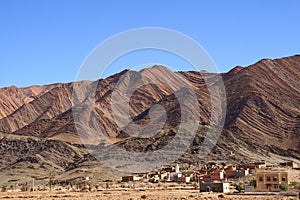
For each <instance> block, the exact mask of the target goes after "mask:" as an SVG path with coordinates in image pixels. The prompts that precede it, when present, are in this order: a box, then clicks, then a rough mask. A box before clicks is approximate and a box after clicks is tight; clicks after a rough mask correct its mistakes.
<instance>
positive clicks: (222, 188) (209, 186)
mask: <svg viewBox="0 0 300 200" xmlns="http://www.w3.org/2000/svg"><path fill="white" fill-rule="evenodd" d="M229 186H230V185H229V183H206V182H200V192H208V191H212V192H222V193H228V192H229V191H230V188H229Z"/></svg>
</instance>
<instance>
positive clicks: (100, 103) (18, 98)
mask: <svg viewBox="0 0 300 200" xmlns="http://www.w3.org/2000/svg"><path fill="white" fill-rule="evenodd" d="M218 77H221V78H222V79H220V78H218ZM223 84H224V89H225V90H224V91H223V92H224V93H220V94H222V98H221V100H218V98H217V97H216V96H214V95H215V93H217V92H216V91H217V89H218V88H220V86H222V85H223ZM212 88H213V90H212ZM0 96H1V98H0V132H2V133H3V134H2V135H1V140H0V144H1V145H0V154H1V155H2V156H3V159H2V160H1V163H0V164H1V166H0V173H5V174H9V173H11V172H12V171H11V170H15V169H18V168H21V166H22V167H24V166H27V167H26V168H28V166H29V165H30V166H31V165H32V167H33V168H39V167H40V166H46V167H45V168H44V169H45V170H42V172H41V175H40V178H41V179H42V177H45V176H46V174H47V173H48V172H49V169H50V168H51V170H54V171H55V172H56V173H57V174H60V175H62V174H65V173H66V172H67V171H69V170H70V166H76V163H78V162H79V161H78V159H81V160H83V161H82V163H91V162H96V163H97V162H98V161H97V160H95V158H94V157H93V156H90V155H89V153H91V152H88V151H87V150H85V149H84V146H83V145H82V143H83V142H84V143H85V144H89V145H91V146H90V147H91V148H90V151H94V150H95V151H97V149H99V148H100V147H101V146H102V145H103V146H107V145H111V146H117V147H119V148H122V149H124V150H126V151H127V152H151V151H156V150H159V149H163V147H164V146H166V145H167V144H168V143H169V142H172V140H173V139H174V138H176V134H178V133H179V131H180V130H181V129H180V125H181V124H182V123H185V122H190V124H187V125H186V127H187V128H185V129H182V130H185V132H183V133H185V134H188V133H189V131H188V130H194V129H195V130H196V131H195V133H196V134H195V135H194V137H193V138H192V140H191V141H188V140H187V142H186V143H184V142H183V143H182V144H180V145H183V146H185V147H186V149H187V150H186V151H185V153H184V155H183V156H181V157H180V158H179V159H178V161H181V162H190V163H191V162H199V161H210V160H216V161H220V162H221V161H222V162H246V161H255V160H267V161H270V162H280V161H282V160H298V161H299V160H300V107H299V105H300V56H299V55H295V56H290V57H286V58H281V59H275V60H270V59H263V60H261V61H259V62H257V63H255V64H253V65H251V66H248V67H240V66H237V67H235V68H233V69H232V70H230V71H229V72H228V73H223V74H213V73H209V72H204V71H201V72H194V71H189V72H172V71H170V70H169V69H167V68H165V67H163V66H154V67H152V68H148V69H143V70H141V71H139V72H136V71H130V70H124V71H122V72H120V73H117V74H115V75H112V76H110V77H108V78H105V79H100V80H98V81H94V82H91V81H82V82H74V83H66V84H52V85H46V86H32V87H28V88H16V87H8V88H2V89H0ZM219 97H220V96H219ZM225 97H226V98H225ZM193 99H195V101H196V103H195V101H193ZM212 101H213V102H214V103H216V105H223V106H225V108H226V113H225V109H223V110H222V109H221V110H218V109H216V108H215V104H214V103H212ZM182 103H183V104H184V105H187V106H182ZM197 113H198V114H197ZM186 116H188V117H186ZM222 116H224V120H225V121H224V127H223V129H222V131H221V135H220V136H219V137H218V138H216V140H217V144H216V145H215V146H214V145H213V143H212V146H214V147H213V148H212V149H211V151H209V152H210V153H209V154H208V156H205V157H203V158H201V159H200V158H199V152H200V154H201V152H202V150H203V149H201V147H202V146H203V145H204V144H205V141H206V140H205V138H208V130H210V129H212V127H215V126H216V124H215V121H214V120H212V119H221V118H222ZM182 130H181V131H182ZM212 130H214V129H212ZM190 132H192V131H190ZM32 145H33V146H32ZM178 145H179V144H178ZM180 145H179V146H180ZM19 147H22V148H19ZM91 149H92V150H91ZM113 153H114V151H113V150H112V151H110V154H111V155H113ZM108 154H109V153H108ZM66 155H68V156H67V157H65V156H66ZM108 157H109V156H108ZM120 157H121V156H120ZM84 158H87V159H84ZM118 159H119V158H118ZM120 159H121V160H122V159H123V158H120ZM158 161H159V158H157V162H158ZM24 163H25V164H24ZM26 163H27V164H26ZM28 163H29V164H28ZM30 163H31V164H30ZM32 163H33V164H32ZM98 164H99V163H98ZM83 165H84V164H83ZM91 165H95V163H94V164H91ZM47 166H48V167H47ZM85 166H86V165H85ZM32 167H31V168H32ZM29 168H30V167H29ZM75 168H76V167H73V168H72V169H73V170H74V169H75Z"/></svg>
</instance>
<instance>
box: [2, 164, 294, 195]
mask: <svg viewBox="0 0 300 200" xmlns="http://www.w3.org/2000/svg"><path fill="white" fill-rule="evenodd" d="M164 191H165V192H164ZM299 191H300V164H299V163H296V162H293V161H287V162H283V163H280V164H278V165H271V164H268V163H266V162H265V161H260V162H251V163H246V164H240V165H228V164H225V163H219V164H217V163H215V162H208V163H206V164H202V165H191V164H182V163H181V164H174V165H168V166H161V167H159V168H157V169H155V170H153V171H151V172H148V173H133V174H129V175H126V176H122V177H120V178H119V179H112V180H104V181H102V182H97V183H95V182H93V177H84V178H82V180H81V181H78V182H77V183H76V184H74V183H73V184H66V183H62V182H59V181H58V180H54V178H53V177H50V178H49V182H48V184H46V185H45V186H44V187H38V186H37V185H35V186H34V183H26V184H23V185H20V186H19V187H17V188H12V187H11V188H5V190H4V189H3V188H2V189H1V193H0V199H1V198H2V197H3V198H4V197H7V198H10V197H12V196H13V195H15V194H18V193H19V194H20V195H21V196H22V195H30V194H31V196H33V197H34V198H35V197H38V196H44V197H45V198H46V199H47V198H53V197H56V198H58V199H60V198H63V197H70V198H73V199H76V198H79V199H80V198H81V197H82V196H80V195H82V194H84V196H86V195H87V196H90V197H91V199H93V198H92V197H93V195H94V196H95V195H96V196H98V197H99V195H100V196H101V199H102V198H103V199H106V197H107V199H109V198H110V197H111V198H114V197H115V196H113V195H119V196H122V195H125V194H127V193H128V194H127V195H129V196H132V195H140V194H142V193H141V192H143V194H142V195H141V196H140V197H139V198H138V199H143V197H145V198H146V197H147V196H149V194H152V195H155V194H156V193H158V194H156V195H158V196H161V195H167V192H168V193H169V194H172V195H173V197H174V198H175V197H176V198H177V196H178V195H179V197H181V196H180V195H181V194H182V193H183V194H187V195H188V196H190V197H191V196H194V197H197V198H198V197H199V195H200V196H202V197H203V196H207V195H211V196H210V197H211V198H212V199H214V198H213V195H217V196H215V198H216V199H218V198H220V197H224V198H225V197H229V196H234V195H238V196H244V197H245V199H247V198H250V199H251V195H256V197H259V198H260V199H264V198H262V197H266V198H267V199H268V198H272V199H274V198H275V197H277V196H278V195H279V196H282V197H284V196H286V197H289V198H288V199H298V198H300V196H299V195H300V193H299ZM15 192H17V193H15ZM144 193H145V194H144ZM1 195H2V196H1ZM3 195H4V196H3ZM35 195H37V196H35ZM51 195H52V196H51ZM66 195H67V196H66ZM78 195H79V196H78ZM176 195H177V196H176ZM274 195H275V196H274ZM153 198H154V197H153ZM197 198H196V199H197ZM131 199H132V198H131ZM181 199H182V198H181ZM183 199H188V198H183ZM190 199H193V198H190ZM200 199H201V198H200ZM229 199H231V198H229ZM279 199H281V198H279Z"/></svg>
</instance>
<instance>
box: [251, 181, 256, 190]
mask: <svg viewBox="0 0 300 200" xmlns="http://www.w3.org/2000/svg"><path fill="white" fill-rule="evenodd" d="M250 185H251V186H253V187H254V188H256V180H252V181H250Z"/></svg>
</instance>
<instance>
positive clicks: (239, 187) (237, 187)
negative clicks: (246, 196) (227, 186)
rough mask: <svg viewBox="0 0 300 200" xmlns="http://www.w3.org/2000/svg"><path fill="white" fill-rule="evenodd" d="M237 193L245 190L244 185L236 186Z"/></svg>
mask: <svg viewBox="0 0 300 200" xmlns="http://www.w3.org/2000/svg"><path fill="white" fill-rule="evenodd" d="M235 189H236V190H237V191H239V192H241V191H242V190H244V188H243V186H242V185H238V186H236V188H235Z"/></svg>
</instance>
